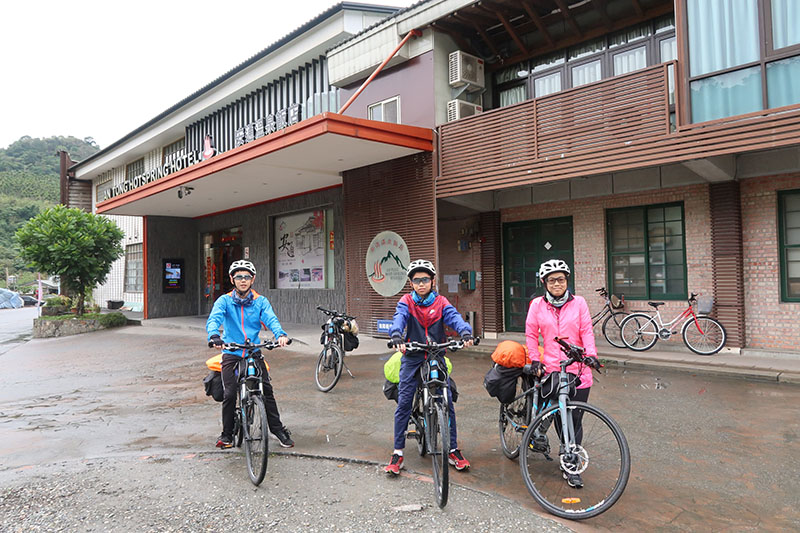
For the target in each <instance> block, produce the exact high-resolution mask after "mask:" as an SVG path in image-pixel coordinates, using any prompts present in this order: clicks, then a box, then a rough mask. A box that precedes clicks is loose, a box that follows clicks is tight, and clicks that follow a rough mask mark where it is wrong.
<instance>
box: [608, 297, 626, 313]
mask: <svg viewBox="0 0 800 533" xmlns="http://www.w3.org/2000/svg"><path fill="white" fill-rule="evenodd" d="M610 300H611V307H613V308H614V309H621V308H622V307H624V306H625V302H623V301H622V300H621V299H619V298H617V295H616V294H612V295H611V298H610Z"/></svg>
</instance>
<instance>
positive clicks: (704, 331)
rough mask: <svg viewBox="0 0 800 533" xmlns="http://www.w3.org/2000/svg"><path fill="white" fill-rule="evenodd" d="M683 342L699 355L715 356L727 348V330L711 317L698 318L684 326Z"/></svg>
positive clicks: (688, 321)
mask: <svg viewBox="0 0 800 533" xmlns="http://www.w3.org/2000/svg"><path fill="white" fill-rule="evenodd" d="M681 335H683V342H684V343H685V344H686V346H687V347H688V348H689V349H690V350H691V351H693V352H694V353H696V354H698V355H714V354H715V353H717V352H718V351H720V350H721V349H722V348H723V346H725V341H726V340H728V335H727V333H725V328H723V327H722V324H720V323H719V322H718V321H717V320H715V319H713V318H711V317H710V316H698V317H697V319H696V320H687V321H686V323H685V324H684V325H683V331H682V332H681Z"/></svg>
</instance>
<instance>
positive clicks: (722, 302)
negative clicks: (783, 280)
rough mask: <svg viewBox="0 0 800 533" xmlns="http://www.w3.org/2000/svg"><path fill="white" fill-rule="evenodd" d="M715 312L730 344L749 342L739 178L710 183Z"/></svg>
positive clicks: (742, 345) (739, 346)
mask: <svg viewBox="0 0 800 533" xmlns="http://www.w3.org/2000/svg"><path fill="white" fill-rule="evenodd" d="M709 200H710V204H711V254H712V274H713V282H714V298H715V302H714V304H715V305H714V309H715V315H716V317H717V318H718V319H719V321H720V322H722V325H723V326H724V327H725V330H726V331H727V333H728V346H731V347H737V348H743V347H744V346H745V340H746V339H745V328H744V273H743V267H742V264H743V252H742V210H741V200H740V195H739V182H738V181H728V182H725V183H714V184H711V185H710V186H709Z"/></svg>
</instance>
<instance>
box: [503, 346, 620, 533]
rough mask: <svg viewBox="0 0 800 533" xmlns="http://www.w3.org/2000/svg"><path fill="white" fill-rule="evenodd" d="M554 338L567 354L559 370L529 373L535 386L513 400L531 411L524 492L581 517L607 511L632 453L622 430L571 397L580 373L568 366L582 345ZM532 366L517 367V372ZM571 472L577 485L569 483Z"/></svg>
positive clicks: (551, 508) (523, 450)
mask: <svg viewBox="0 0 800 533" xmlns="http://www.w3.org/2000/svg"><path fill="white" fill-rule="evenodd" d="M555 340H556V342H558V344H559V345H560V346H561V349H562V351H563V352H564V354H565V355H566V359H564V360H562V361H561V362H560V367H561V369H560V371H557V372H552V373H550V374H549V375H548V376H547V377H546V378H544V379H543V378H542V377H541V376H538V375H529V376H528V379H531V378H532V380H533V387H531V388H529V389H527V390H525V391H523V392H522V393H521V394H520V395H518V396H515V397H514V399H513V402H516V401H519V400H522V399H524V401H525V402H526V405H527V406H529V409H530V410H529V411H527V412H528V413H532V414H533V419H532V420H531V421H530V423H529V424H528V425H527V427H526V428H525V430H524V433H523V435H522V439H521V443H520V447H519V452H520V453H519V464H520V471H521V474H522V478H523V480H524V481H525V486H526V487H527V489H528V492H530V494H531V496H533V498H534V499H535V500H536V502H537V503H538V504H539V505H541V506H542V507H543V508H544V509H545V510H546V511H548V512H549V513H552V514H554V515H556V516H559V517H562V518H568V519H572V520H582V519H586V518H591V517H594V516H597V515H599V514H600V513H603V512H605V511H607V510H608V509H609V508H611V506H612V505H614V504H615V503H616V502H617V500H619V498H620V496H621V495H622V493H623V491H624V490H625V486H626V485H627V483H628V477H629V475H630V468H631V457H630V451H629V448H628V442H627V440H626V439H625V435H624V434H623V433H622V430H621V429H620V427H619V425H617V423H616V422H615V421H614V420H613V419H612V418H611V417H610V416H609V415H608V414H606V413H605V412H604V411H603V410H601V409H599V408H597V407H595V406H593V405H590V404H588V403H585V402H578V401H573V400H571V399H570V398H571V396H572V395H573V394H574V393H575V386H576V380H577V379H578V378H577V376H575V375H574V374H571V373H569V372H567V370H566V369H567V367H568V366H569V365H571V364H573V363H579V364H583V363H584V362H585V358H584V349H583V348H581V347H579V346H575V345H573V344H570V343H568V342H566V341H565V340H564V339H560V338H558V337H556V339H555ZM595 361H596V360H595ZM586 362H587V363H588V361H586ZM596 366H597V365H596ZM530 368H531V367H528V369H525V368H523V369H521V371H520V372H521V374H525V373H526V372H530V371H531V370H530ZM598 368H599V366H598ZM574 476H578V479H580V483H579V484H575V483H573V482H572V479H573V478H574ZM564 480H568V481H569V482H567V483H565V482H564Z"/></svg>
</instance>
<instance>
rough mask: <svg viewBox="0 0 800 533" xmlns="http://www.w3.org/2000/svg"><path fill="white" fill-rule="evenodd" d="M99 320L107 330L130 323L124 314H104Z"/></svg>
mask: <svg viewBox="0 0 800 533" xmlns="http://www.w3.org/2000/svg"><path fill="white" fill-rule="evenodd" d="M98 320H99V321H100V324H102V325H103V326H105V327H107V328H117V327H119V326H124V325H125V324H127V323H128V319H127V318H125V315H123V314H122V313H103V314H101V315H100V316H99V318H98Z"/></svg>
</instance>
